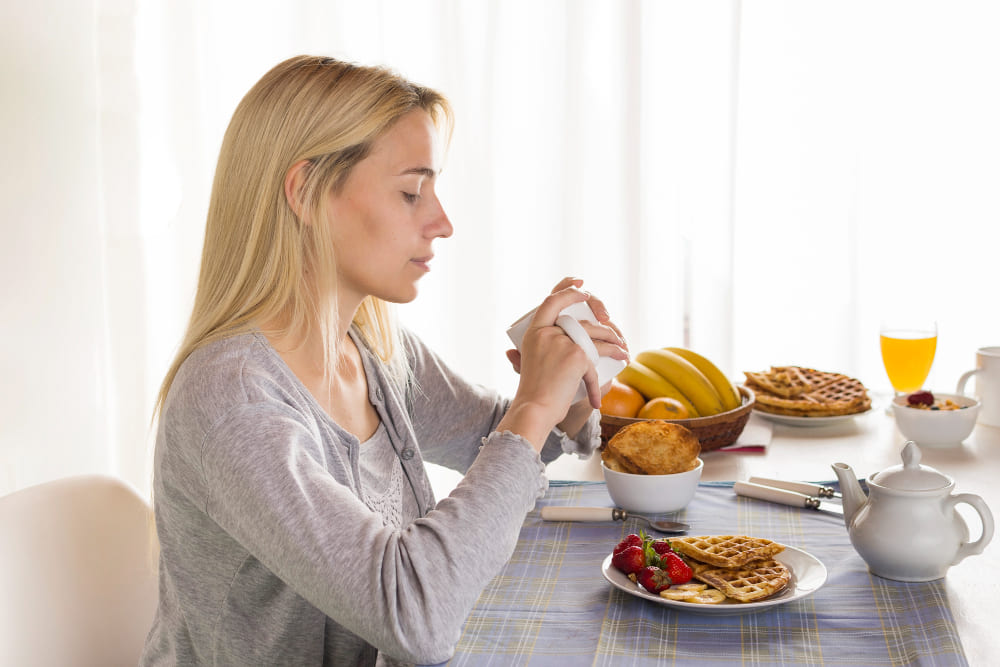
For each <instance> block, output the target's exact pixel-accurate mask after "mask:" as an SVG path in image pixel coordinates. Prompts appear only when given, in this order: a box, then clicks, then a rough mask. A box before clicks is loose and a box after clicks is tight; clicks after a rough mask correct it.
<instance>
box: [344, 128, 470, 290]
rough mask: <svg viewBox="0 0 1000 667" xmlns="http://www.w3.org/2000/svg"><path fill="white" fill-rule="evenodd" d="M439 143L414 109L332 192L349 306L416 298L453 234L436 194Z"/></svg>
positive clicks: (390, 129)
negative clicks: (437, 246) (435, 246)
mask: <svg viewBox="0 0 1000 667" xmlns="http://www.w3.org/2000/svg"><path fill="white" fill-rule="evenodd" d="M437 138H438V135H437V130H436V128H435V127H434V123H433V122H432V121H431V117H430V115H429V114H427V112H425V111H423V110H419V109H418V110H415V111H411V112H409V113H408V114H406V115H405V116H403V117H401V118H400V119H399V120H398V121H396V123H395V124H394V125H392V127H390V128H389V129H388V130H387V131H386V132H385V133H384V134H383V135H382V136H381V137H379V138H378V139H377V140H376V141H375V144H374V145H373V147H372V151H371V153H370V154H369V155H368V156H367V157H366V158H365V159H364V160H362V161H361V162H359V163H358V164H357V165H355V167H354V169H353V170H352V171H351V174H350V175H349V176H348V178H347V181H346V182H345V183H344V187H343V188H342V189H341V190H340V191H339V192H337V193H335V194H331V195H330V201H329V211H330V214H329V224H330V231H331V237H332V239H333V244H334V252H335V256H336V262H337V278H338V290H339V296H340V298H341V300H342V303H343V304H344V305H347V304H349V303H350V302H352V301H356V302H357V303H360V302H361V300H362V299H364V298H365V297H366V296H369V295H371V296H376V297H379V298H381V299H384V300H386V301H390V302H394V303H406V302H409V301H412V300H413V299H414V298H415V297H416V296H417V281H418V280H420V278H422V277H423V275H424V274H425V273H427V272H428V271H430V261H431V258H432V257H433V256H434V252H433V250H432V249H431V244H432V243H433V242H434V239H436V238H438V237H442V238H443V237H448V236H451V233H452V226H451V221H450V220H449V219H448V216H447V215H446V214H445V212H444V209H443V208H442V206H441V202H440V201H438V198H437V193H436V192H435V189H434V188H435V184H436V180H437V175H438V173H439V172H440V170H441V166H440V155H439V152H438V141H437ZM357 303H355V304H354V305H357Z"/></svg>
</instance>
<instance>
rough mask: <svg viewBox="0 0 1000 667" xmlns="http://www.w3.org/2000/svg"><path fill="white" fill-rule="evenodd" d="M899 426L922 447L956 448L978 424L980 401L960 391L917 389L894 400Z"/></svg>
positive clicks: (894, 409)
mask: <svg viewBox="0 0 1000 667" xmlns="http://www.w3.org/2000/svg"><path fill="white" fill-rule="evenodd" d="M892 414H893V416H894V417H895V419H896V428H898V429H899V432H900V433H902V434H903V437H905V438H906V439H907V440H912V441H914V442H915V443H917V444H918V445H921V446H923V447H953V446H956V445H958V444H960V443H961V442H962V441H963V440H965V439H966V438H968V437H969V435H970V434H971V433H972V429H973V428H975V426H976V417H977V416H978V415H979V401H977V400H976V399H975V398H972V397H971V396H962V395H961V394H940V393H931V392H929V391H917V392H913V393H910V394H906V395H903V396H897V397H895V398H894V399H893V400H892Z"/></svg>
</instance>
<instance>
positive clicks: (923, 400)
mask: <svg viewBox="0 0 1000 667" xmlns="http://www.w3.org/2000/svg"><path fill="white" fill-rule="evenodd" d="M906 402H907V403H909V404H910V405H927V406H931V405H934V394H932V393H931V392H929V391H915V392H913V393H912V394H910V395H909V396H907V397H906Z"/></svg>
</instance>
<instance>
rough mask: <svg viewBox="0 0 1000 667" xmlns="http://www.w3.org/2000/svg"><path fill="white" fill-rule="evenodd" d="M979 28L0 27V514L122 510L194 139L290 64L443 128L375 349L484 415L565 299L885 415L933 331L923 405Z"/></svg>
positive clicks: (943, 337) (982, 290) (936, 372)
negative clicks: (422, 248)
mask: <svg viewBox="0 0 1000 667" xmlns="http://www.w3.org/2000/svg"><path fill="white" fill-rule="evenodd" d="M998 29H1000V8H998V7H997V6H996V5H995V3H992V2H990V1H989V0H980V1H975V0H949V1H948V2H945V1H944V0H941V1H927V2H909V1H903V0H867V1H861V0H841V1H840V2H836V3H821V2H801V1H800V0H753V1H747V2H739V1H738V0H708V1H705V2H688V1H686V0H673V1H668V0H632V1H623V0H564V1H558V2H557V1H554V0H542V1H538V0H493V1H490V0H464V1H463V0H450V1H446V0H439V1H434V0H423V1H419V0H381V1H373V2H364V3H361V2H353V1H350V0H345V1H335V0H323V1H319V0H296V1H288V2H264V1H262V0H261V1H257V2H253V1H248V0H242V1H236V0H231V1H220V0H215V1H211V2H199V1H197V0H177V1H171V2H166V1H163V2H153V1H151V0H90V1H89V2H74V3H64V2H60V1H59V0H37V1H36V2H34V3H4V5H3V7H2V8H0V67H2V70H0V71H2V79H0V83H2V84H3V88H2V90H3V93H2V94H3V104H2V105H0V119H2V122H0V137H2V146H3V155H4V157H5V159H4V161H3V166H2V170H3V176H2V180H0V188H2V190H0V192H2V194H3V198H2V202H3V203H2V207H3V216H2V218H0V224H2V225H3V230H4V232H5V234H4V238H5V241H6V242H5V243H4V244H2V248H3V249H2V250H0V252H2V256H0V259H2V262H0V279H2V280H0V295H2V296H0V304H2V306H3V315H4V323H5V326H4V329H3V331H4V336H3V346H2V348H0V350H2V351H0V372H2V373H3V384H2V385H0V386H2V389H0V493H4V492H8V491H11V490H14V489H17V488H21V487H23V486H27V485H29V484H32V483H36V482H40V481H44V480H47V479H52V478H54V477H58V476H62V475H67V474H75V473H80V472H107V473H110V474H114V475H117V476H119V477H122V478H124V479H126V480H128V481H129V482H131V483H132V484H134V485H135V486H137V487H138V488H140V489H143V490H144V489H147V488H148V477H149V454H150V451H151V438H150V437H149V435H150V434H149V421H150V415H151V411H152V406H153V400H154V397H155V394H156V391H157V389H158V385H159V382H160V380H161V377H162V374H163V372H164V370H165V368H166V366H167V364H168V363H169V361H170V358H171V356H172V354H173V351H174V348H175V346H176V344H177V342H178V340H179V338H180V336H181V333H182V331H183V328H184V325H185V321H186V318H187V314H188V310H189V308H190V303H191V297H192V294H193V290H194V284H195V279H196V275H197V268H198V260H199V253H200V244H201V235H202V231H203V224H204V220H203V219H204V212H205V209H206V206H207V200H208V194H209V187H210V183H211V178H212V171H213V169H214V161H215V157H216V153H217V150H218V146H219V143H220V141H221V136H222V133H223V131H224V129H225V126H226V123H227V122H228V119H229V116H230V114H231V113H232V111H233V108H234V107H235V105H236V103H237V102H238V101H239V99H240V97H241V96H242V95H243V93H245V91H246V90H247V89H248V88H249V87H250V86H251V85H252V84H253V83H254V81H256V80H257V79H258V78H259V77H260V76H261V75H262V74H263V73H264V72H265V71H266V70H267V69H268V68H269V67H271V66H272V65H274V64H275V63H277V62H278V61H280V60H282V59H284V58H285V57H288V56H291V55H294V54H298V53H316V54H325V55H332V56H336V57H341V58H345V59H348V60H352V61H357V62H362V63H366V64H385V65H389V66H391V67H393V68H394V69H396V70H398V71H400V72H401V73H403V74H404V75H406V76H408V77H410V78H412V79H414V80H417V81H420V82H422V83H425V84H428V85H431V86H434V87H436V88H438V89H440V90H442V91H443V92H445V93H446V94H447V95H448V96H449V97H450V98H451V99H452V101H453V102H454V105H455V107H456V110H457V114H458V126H457V128H456V134H455V137H454V141H453V144H452V147H451V151H450V155H449V160H448V163H447V165H446V170H445V173H444V176H443V180H442V189H443V197H444V201H445V204H446V206H447V207H448V210H449V213H450V215H451V217H452V220H453V222H454V224H455V230H456V231H455V235H454V237H453V238H451V239H448V240H445V241H443V242H439V243H438V244H437V245H438V248H437V250H438V255H437V258H436V260H435V264H434V266H433V271H432V273H431V274H430V275H429V276H428V277H427V278H426V279H425V280H424V282H423V283H422V289H421V296H420V297H419V298H418V299H417V301H416V302H415V303H413V304H409V305H406V306H403V307H401V312H402V316H403V319H404V321H405V322H406V323H407V324H408V326H410V327H411V328H413V329H414V330H416V331H417V332H418V333H420V334H421V335H423V336H424V337H425V339H426V340H428V341H429V342H430V343H431V344H432V345H434V346H435V347H436V348H437V349H438V350H439V351H440V352H441V353H442V354H443V356H444V357H445V358H446V359H447V360H448V361H450V362H451V363H452V364H453V365H454V366H456V367H457V368H458V369H460V370H461V371H462V372H464V373H466V374H467V375H468V376H469V377H471V378H474V379H476V380H477V381H480V382H482V383H483V384H487V385H491V386H495V387H498V388H499V389H501V390H503V391H505V392H510V391H513V389H514V387H515V386H516V377H515V376H514V374H513V373H512V371H511V370H510V368H509V366H508V364H507V361H506V359H505V358H504V355H503V351H504V349H506V348H507V347H508V345H507V341H506V339H505V336H504V330H505V329H506V327H507V325H509V324H510V323H511V322H512V321H513V320H514V319H516V318H517V317H518V316H520V315H521V314H522V313H523V312H524V311H526V310H528V309H529V308H531V307H532V306H534V305H535V304H536V303H537V301H538V300H539V299H540V298H541V296H542V295H543V294H544V293H546V292H547V291H548V290H549V288H550V287H551V285H553V284H554V283H555V282H556V281H558V280H559V279H560V278H561V277H562V276H564V275H577V276H580V277H583V278H584V279H585V280H586V285H587V287H588V288H590V289H592V290H593V291H595V292H596V293H598V294H600V295H601V296H602V297H603V298H604V299H605V301H606V302H607V304H608V306H609V308H610V310H611V311H612V314H613V315H614V316H615V317H616V319H617V320H618V322H619V323H620V324H621V325H622V326H623V328H624V330H625V332H626V334H627V335H628V337H629V339H630V342H631V345H632V347H633V349H634V350H641V349H644V348H646V347H653V346H662V345H668V344H682V345H689V346H691V347H693V348H694V349H697V350H700V351H702V352H703V353H705V354H707V355H708V356H710V357H712V358H714V359H715V360H716V361H717V362H719V363H720V365H722V366H723V367H724V368H725V370H726V371H727V372H729V373H730V374H731V375H732V376H733V377H734V378H739V377H740V376H741V371H743V370H755V369H760V368H766V367H767V366H768V365H771V364H783V363H794V364H802V365H812V366H815V367H819V368H826V369H830V370H842V371H844V372H848V373H852V374H854V375H856V376H858V377H860V378H862V379H863V380H864V381H865V382H866V383H867V384H868V385H869V386H870V387H872V388H873V389H877V390H883V389H887V388H888V384H887V381H886V380H885V377H884V372H883V371H882V369H881V364H880V361H879V356H878V344H877V340H878V338H877V336H878V333H877V330H878V321H879V318H880V316H881V314H882V313H884V312H886V311H887V310H888V309H889V308H895V307H896V306H909V307H918V308H920V309H922V310H924V311H925V312H927V313H930V314H932V315H933V316H934V317H936V318H937V320H938V323H939V329H940V342H939V347H938V356H937V360H936V362H935V365H934V368H933V370H932V374H931V378H930V380H929V382H928V384H929V386H931V387H932V388H936V389H939V390H943V389H949V390H950V389H951V388H952V387H953V385H954V382H955V380H956V379H957V377H958V374H959V373H960V372H961V371H962V370H964V369H965V368H966V367H969V366H971V365H972V363H973V352H974V349H975V348H976V347H977V346H980V345H987V344H996V343H997V342H998V341H1000V315H998V313H997V309H996V308H995V307H994V306H993V300H994V299H993V294H995V293H996V291H997V280H996V278H995V275H996V271H995V269H994V268H993V266H992V262H993V261H994V257H995V256H996V254H997V246H998V240H1000V234H998V232H997V231H996V228H997V220H998V218H1000V202H998V196H997V192H998V189H997V183H998V182H1000V159H998V156H1000V127H998V125H1000V124H998V121H997V120H996V119H998V118H1000V85H998V84H997V76H996V69H997V65H998V63H1000V44H998V42H997V40H995V39H994V36H995V35H996V34H997V32H998Z"/></svg>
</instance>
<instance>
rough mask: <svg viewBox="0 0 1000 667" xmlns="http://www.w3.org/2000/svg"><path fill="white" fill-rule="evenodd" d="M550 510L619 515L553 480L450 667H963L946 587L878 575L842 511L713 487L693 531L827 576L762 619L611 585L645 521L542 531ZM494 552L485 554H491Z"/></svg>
mask: <svg viewBox="0 0 1000 667" xmlns="http://www.w3.org/2000/svg"><path fill="white" fill-rule="evenodd" d="M544 505H587V506H607V507H609V506H611V505H612V503H611V500H610V498H609V497H608V494H607V491H606V490H605V487H604V484H603V483H593V482H591V483H587V482H583V483H575V482H574V483H571V482H553V483H552V485H551V486H550V488H549V491H548V493H547V495H546V497H545V498H543V499H541V500H540V501H539V503H538V507H536V509H535V511H533V512H531V513H530V514H529V515H528V517H527V519H526V520H525V522H524V527H523V528H522V529H521V535H520V539H519V540H518V543H517V547H516V549H515V551H514V554H513V556H512V557H511V559H510V562H509V563H508V564H507V565H506V566H505V567H504V569H503V571H501V572H500V574H499V575H497V577H496V578H495V579H493V581H492V582H491V583H490V584H489V585H488V586H487V587H486V589H485V590H484V592H483V594H482V595H481V596H480V598H479V601H478V603H477V604H476V606H475V608H473V610H472V613H471V614H470V615H469V619H468V621H467V622H466V624H465V629H464V631H463V634H462V638H461V640H460V641H459V644H458V648H457V651H456V653H455V656H454V657H453V658H452V659H451V660H450V661H449V662H447V663H445V664H448V665H455V666H458V665H497V666H500V665H503V666H505V667H506V666H507V665H528V664H530V665H537V666H551V665H560V666H562V665H566V666H570V665H573V666H576V665H609V666H610V665H613V666H614V667H619V666H622V665H727V666H728V665H865V666H880V665H967V664H968V663H967V661H966V659H965V655H964V653H963V650H962V645H961V642H960V640H959V637H958V633H957V631H956V628H955V623H954V620H953V618H952V615H951V611H950V609H949V607H948V600H947V598H946V595H945V590H944V585H943V583H942V582H941V581H936V582H930V583H917V584H914V583H901V582H894V581H889V580H887V579H881V578H879V577H876V576H874V575H872V574H870V573H869V572H868V570H867V568H866V566H865V564H864V561H862V560H861V558H860V557H859V556H858V555H857V553H856V552H855V551H854V549H853V547H851V544H850V542H849V540H848V537H847V531H846V528H845V527H844V522H843V520H842V519H841V518H840V517H838V516H834V515H829V514H821V513H818V512H814V511H811V510H801V509H795V508H791V507H786V506H784V505H776V504H772V503H767V502H762V501H759V500H753V499H748V498H742V497H738V496H736V495H735V494H734V493H733V490H732V484H731V483H730V484H726V483H705V484H702V485H701V486H699V489H698V494H697V495H696V496H695V499H694V500H693V501H692V502H691V504H690V505H689V506H688V507H687V508H686V509H685V510H683V511H681V512H679V513H677V514H676V515H673V516H672V517H671V518H675V517H676V518H678V519H680V520H682V521H686V522H688V523H690V524H691V525H692V531H691V532H690V534H692V535H712V534H747V535H755V536H760V537H767V538H770V539H773V540H776V541H778V542H781V543H783V544H786V545H789V546H794V547H798V548H800V549H804V550H805V551H807V552H809V553H810V554H812V555H814V556H816V557H817V558H819V559H820V560H821V561H822V562H823V564H824V565H825V566H826V568H827V570H828V573H829V576H828V579H827V582H826V584H825V585H824V586H823V587H822V588H821V589H820V590H819V591H817V592H816V593H814V594H813V595H811V596H808V597H806V598H803V599H800V600H797V601H794V602H790V603H787V604H784V605H780V606H777V607H771V608H769V609H765V610H763V611H759V612H756V613H750V614H744V615H737V616H709V615H704V614H695V613H689V612H686V611H675V610H673V609H670V608H668V607H666V606H663V605H659V604H656V603H654V602H650V601H647V600H643V599H641V598H638V597H635V596H632V595H628V594H627V593H624V592H621V591H619V590H618V589H616V588H613V587H612V586H611V585H610V584H608V583H607V581H606V580H605V579H604V577H603V575H602V574H601V562H602V561H603V560H604V558H605V557H606V556H607V555H608V554H609V553H610V552H611V550H612V548H613V547H614V546H615V544H616V543H617V542H618V541H619V540H620V539H621V538H622V537H623V536H624V535H626V534H628V533H630V532H638V531H639V528H640V527H641V526H640V525H639V523H638V522H634V521H629V522H627V523H625V524H621V523H596V524H587V523H564V522H546V521H542V520H541V518H540V517H539V515H538V508H540V507H542V506H544ZM483 548H486V549H488V548H489V545H483Z"/></svg>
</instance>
